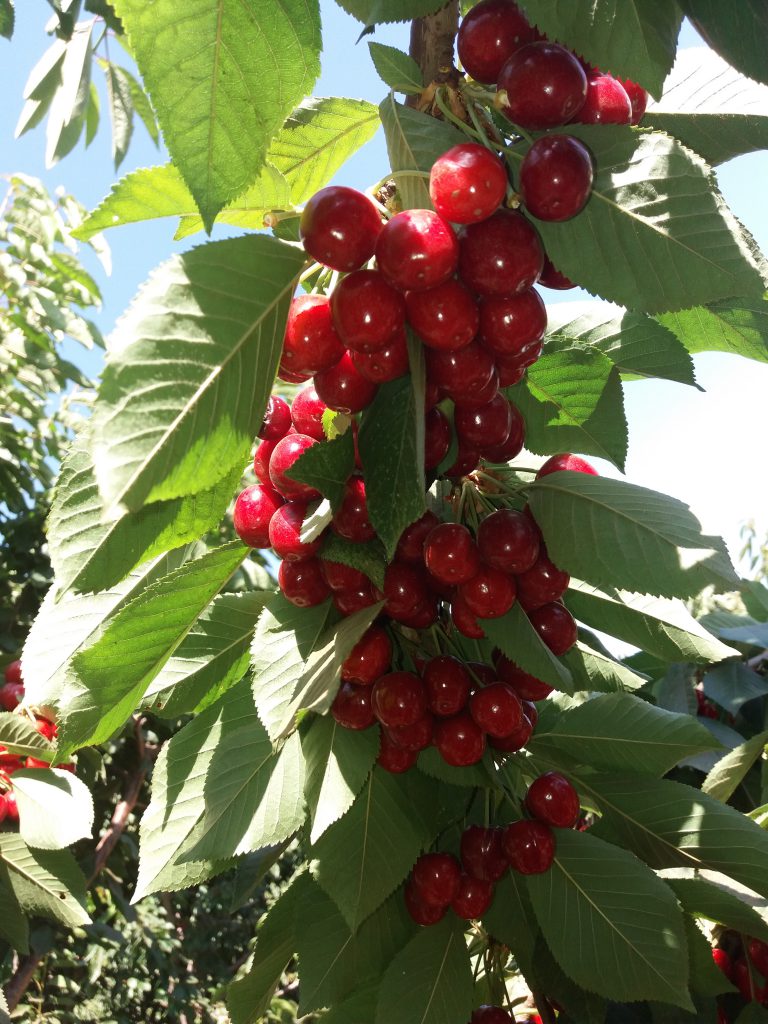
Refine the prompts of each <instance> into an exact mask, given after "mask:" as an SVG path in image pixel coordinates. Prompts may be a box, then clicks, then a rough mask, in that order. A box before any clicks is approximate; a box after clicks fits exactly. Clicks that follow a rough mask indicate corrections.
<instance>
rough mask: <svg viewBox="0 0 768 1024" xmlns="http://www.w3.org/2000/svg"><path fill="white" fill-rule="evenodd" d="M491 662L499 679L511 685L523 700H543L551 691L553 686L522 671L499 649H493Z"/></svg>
mask: <svg viewBox="0 0 768 1024" xmlns="http://www.w3.org/2000/svg"><path fill="white" fill-rule="evenodd" d="M493 662H494V665H495V666H496V672H497V674H498V677H499V679H501V681H502V682H504V683H506V684H507V685H508V686H511V687H512V689H513V690H514V691H515V693H516V694H517V695H518V697H521V698H522V699H523V700H544V699H545V698H546V697H548V696H549V695H550V693H552V690H553V687H552V686H550V685H549V683H545V682H543V681H542V680H541V679H537V678H536V676H531V675H529V674H528V673H527V672H523V670H522V669H521V668H518V666H517V665H516V664H515V663H514V661H512V660H511V659H510V658H508V657H507V656H506V655H505V654H502V653H501V651H494V655H493Z"/></svg>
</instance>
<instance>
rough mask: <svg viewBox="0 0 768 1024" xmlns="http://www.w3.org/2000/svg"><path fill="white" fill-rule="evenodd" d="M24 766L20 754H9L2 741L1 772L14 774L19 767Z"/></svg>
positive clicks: (0, 753)
mask: <svg viewBox="0 0 768 1024" xmlns="http://www.w3.org/2000/svg"><path fill="white" fill-rule="evenodd" d="M23 767H24V762H23V760H22V758H21V757H19V755H18V754H9V753H8V748H7V747H6V746H4V745H3V744H2V743H0V772H2V773H3V774H5V775H12V774H13V772H17V771H18V770H19V768H23Z"/></svg>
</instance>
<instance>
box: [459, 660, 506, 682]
mask: <svg viewBox="0 0 768 1024" xmlns="http://www.w3.org/2000/svg"><path fill="white" fill-rule="evenodd" d="M466 665H467V672H469V674H470V676H472V681H473V685H476V686H490V685H491V683H497V682H498V681H499V677H498V676H497V675H496V669H494V668H493V667H492V666H491V665H486V664H485V662H483V661H468V662H467V663H466Z"/></svg>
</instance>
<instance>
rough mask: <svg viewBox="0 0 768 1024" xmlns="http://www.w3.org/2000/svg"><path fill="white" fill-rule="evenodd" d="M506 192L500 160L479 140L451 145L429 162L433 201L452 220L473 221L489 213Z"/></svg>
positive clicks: (505, 179) (460, 221)
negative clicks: (433, 160) (430, 163)
mask: <svg viewBox="0 0 768 1024" xmlns="http://www.w3.org/2000/svg"><path fill="white" fill-rule="evenodd" d="M506 192H507V171H506V168H505V167H504V164H503V162H502V161H501V160H500V159H499V158H498V156H496V154H495V153H492V152H491V150H490V149H487V148H486V147H485V146H481V145H480V143H478V142H461V143H459V144H458V145H457V146H452V147H451V148H450V149H449V150H448V151H447V152H445V153H443V155H442V156H439V157H438V158H437V160H435V162H434V163H433V164H432V170H431V171H430V174H429V195H430V198H431V199H432V205H433V206H434V207H435V209H436V210H437V212H438V213H439V214H440V216H441V217H445V219H446V220H450V221H453V223H454V224H476V223H477V222H478V221H481V220H485V219H486V218H487V217H490V216H491V214H492V213H494V212H495V211H496V210H497V209H498V208H499V206H501V204H502V202H503V201H504V196H505V195H506Z"/></svg>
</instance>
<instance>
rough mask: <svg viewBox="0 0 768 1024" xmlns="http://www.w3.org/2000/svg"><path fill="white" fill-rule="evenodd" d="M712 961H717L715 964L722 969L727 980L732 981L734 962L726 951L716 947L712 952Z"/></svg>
mask: <svg viewBox="0 0 768 1024" xmlns="http://www.w3.org/2000/svg"><path fill="white" fill-rule="evenodd" d="M712 959H713V960H714V961H715V964H716V965H717V966H718V967H719V968H720V970H721V971H722V972H723V974H724V975H725V976H726V978H728V980H729V981H731V980H732V979H733V961H732V960H731V958H730V957H729V956H728V954H727V953H726V951H725V950H724V949H720V948H719V947H717V946H716V947H715V948H714V949H713V950H712Z"/></svg>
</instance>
